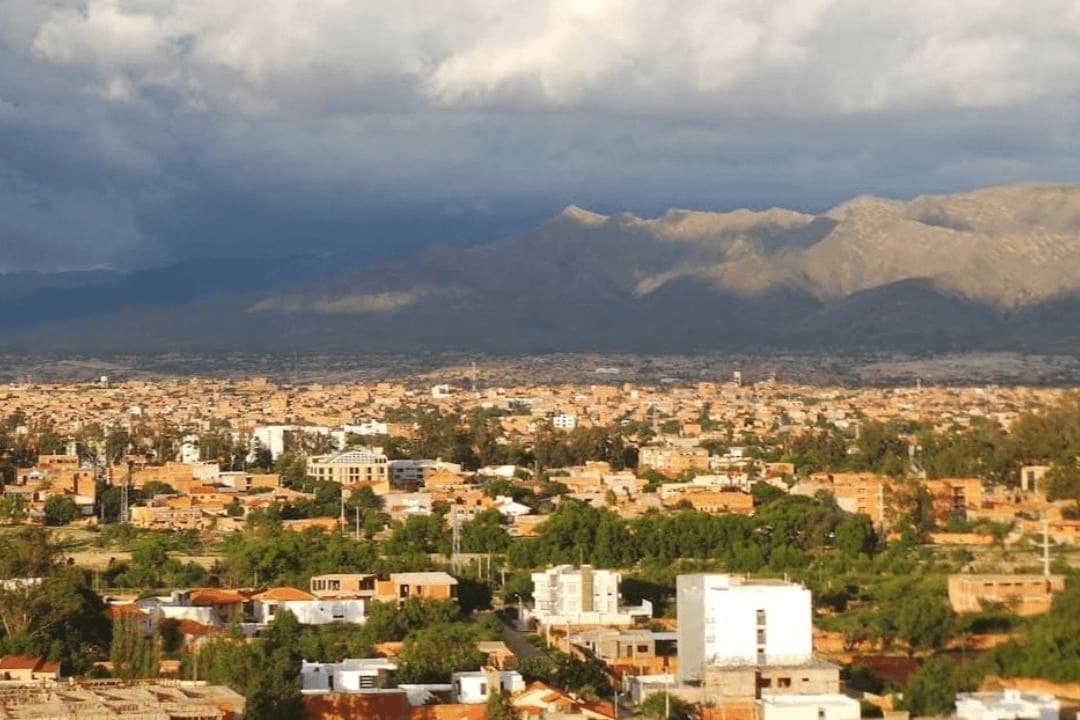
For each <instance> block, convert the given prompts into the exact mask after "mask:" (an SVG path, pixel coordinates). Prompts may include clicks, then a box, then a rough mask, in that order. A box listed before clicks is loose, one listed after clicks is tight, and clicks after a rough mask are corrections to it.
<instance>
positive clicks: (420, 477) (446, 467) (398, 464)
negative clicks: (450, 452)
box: [388, 460, 461, 487]
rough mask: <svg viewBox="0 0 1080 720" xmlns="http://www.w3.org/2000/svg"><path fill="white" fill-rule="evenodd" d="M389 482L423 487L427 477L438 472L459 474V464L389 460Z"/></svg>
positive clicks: (439, 461) (396, 485)
mask: <svg viewBox="0 0 1080 720" xmlns="http://www.w3.org/2000/svg"><path fill="white" fill-rule="evenodd" d="M388 465H389V468H390V482H391V483H392V484H393V485H394V486H395V487H398V486H401V485H408V486H415V487H423V486H424V484H425V482H426V481H427V479H428V477H430V476H431V475H434V474H435V473H439V472H448V473H454V474H455V475H459V474H460V473H461V465H459V464H458V463H449V462H443V461H442V460H390V461H389V463H388Z"/></svg>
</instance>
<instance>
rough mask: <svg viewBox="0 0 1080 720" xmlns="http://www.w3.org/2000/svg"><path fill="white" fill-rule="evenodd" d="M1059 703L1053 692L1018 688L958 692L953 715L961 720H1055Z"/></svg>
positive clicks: (1057, 715) (1056, 719) (1059, 711)
mask: <svg viewBox="0 0 1080 720" xmlns="http://www.w3.org/2000/svg"><path fill="white" fill-rule="evenodd" d="M1060 714H1061V703H1059V702H1058V701H1057V700H1056V699H1055V698H1054V696H1053V695H1047V694H1044V693H1034V692H1021V691H1019V690H1002V691H1000V692H975V693H958V694H957V696H956V716H957V717H958V718H961V719H962V720H1058V717H1059V715H1060Z"/></svg>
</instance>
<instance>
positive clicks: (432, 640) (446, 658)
mask: <svg viewBox="0 0 1080 720" xmlns="http://www.w3.org/2000/svg"><path fill="white" fill-rule="evenodd" d="M476 639H477V638H476V635H475V630H474V628H473V627H472V626H470V625H466V624H464V623H443V624H438V625H429V626H427V627H424V628H421V629H419V630H417V631H415V632H414V633H413V634H412V635H410V636H409V638H408V639H407V640H406V641H405V645H404V647H403V648H402V650H401V655H400V656H399V665H398V673H397V677H398V680H399V681H401V682H449V681H450V674H451V673H453V672H455V671H458V670H477V669H479V668H480V667H481V666H482V665H483V662H484V655H483V654H482V653H481V652H480V651H479V650H477V649H476Z"/></svg>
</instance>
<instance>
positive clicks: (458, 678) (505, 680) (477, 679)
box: [450, 670, 525, 705]
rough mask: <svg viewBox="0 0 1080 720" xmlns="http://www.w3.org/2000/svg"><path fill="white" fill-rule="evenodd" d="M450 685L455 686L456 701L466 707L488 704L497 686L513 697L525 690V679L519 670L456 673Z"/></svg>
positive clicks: (452, 676) (451, 677)
mask: <svg viewBox="0 0 1080 720" xmlns="http://www.w3.org/2000/svg"><path fill="white" fill-rule="evenodd" d="M450 683H451V684H452V685H453V686H454V700H455V701H456V702H459V703H463V704H466V705H479V704H482V703H486V702H487V701H488V697H490V695H491V692H492V690H493V689H495V686H496V684H497V685H498V689H501V690H504V691H505V692H507V693H510V694H511V695H513V694H515V693H519V692H521V691H522V690H524V689H525V678H523V677H522V676H521V673H519V672H518V671H517V670H474V671H471V672H456V673H454V674H453V675H451V676H450Z"/></svg>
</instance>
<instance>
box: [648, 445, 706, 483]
mask: <svg viewBox="0 0 1080 720" xmlns="http://www.w3.org/2000/svg"><path fill="white" fill-rule="evenodd" d="M638 467H639V468H640V469H645V468H649V469H652V470H656V471H657V472H659V473H662V474H664V475H668V476H671V477H674V476H675V475H678V474H679V473H681V472H684V471H686V470H701V471H708V470H709V451H708V450H706V449H705V448H702V447H674V446H668V445H646V446H645V447H643V448H641V449H640V450H638Z"/></svg>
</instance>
